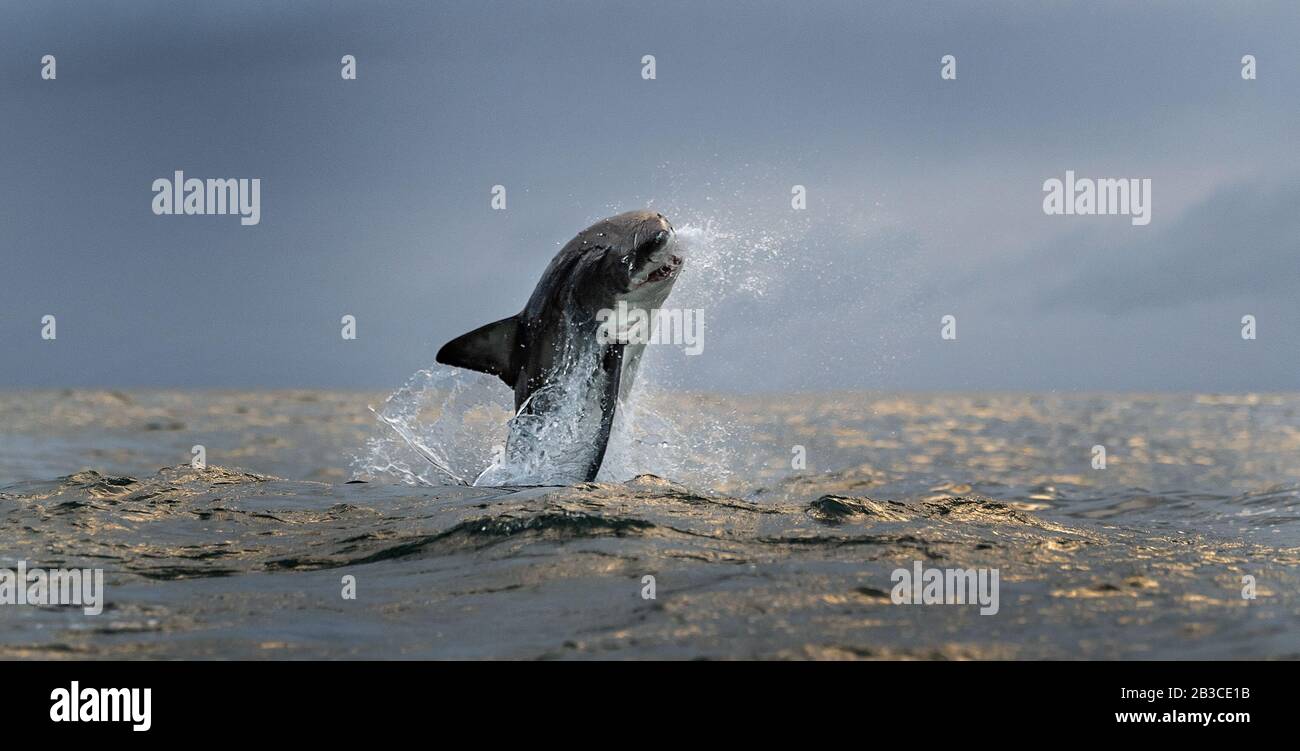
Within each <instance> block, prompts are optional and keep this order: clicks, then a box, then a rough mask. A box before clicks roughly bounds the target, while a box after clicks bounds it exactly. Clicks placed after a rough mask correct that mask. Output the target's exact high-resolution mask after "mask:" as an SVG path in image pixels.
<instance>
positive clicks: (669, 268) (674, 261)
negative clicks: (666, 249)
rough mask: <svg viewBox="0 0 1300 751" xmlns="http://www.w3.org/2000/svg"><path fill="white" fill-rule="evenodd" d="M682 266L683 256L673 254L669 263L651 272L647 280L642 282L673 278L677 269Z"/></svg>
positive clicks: (651, 282) (648, 282)
mask: <svg viewBox="0 0 1300 751" xmlns="http://www.w3.org/2000/svg"><path fill="white" fill-rule="evenodd" d="M681 267H682V259H681V256H672V257H671V258H670V259H669V260H668V263H666V264H664V265H663V266H660V267H659V268H657V269H655V270H654V271H652V272H650V275H649V276H647V277H646V278H645V281H644V282H641V284H653V283H654V282H662V281H664V280H665V279H671V278H672V277H673V275H675V274H676V273H677V271H678V270H679V269H681ZM638 286H639V285H638Z"/></svg>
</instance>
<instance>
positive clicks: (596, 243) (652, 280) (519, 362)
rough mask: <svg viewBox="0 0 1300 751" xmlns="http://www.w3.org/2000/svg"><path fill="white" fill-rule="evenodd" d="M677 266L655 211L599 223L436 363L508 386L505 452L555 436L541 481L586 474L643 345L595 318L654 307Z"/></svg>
mask: <svg viewBox="0 0 1300 751" xmlns="http://www.w3.org/2000/svg"><path fill="white" fill-rule="evenodd" d="M682 265H683V259H682V256H681V254H680V253H679V252H678V248H677V238H676V233H675V232H674V230H673V227H672V225H671V224H670V223H669V222H668V220H667V219H665V218H664V216H663V214H659V213H656V212H653V211H629V212H627V213H624V214H619V215H618V216H612V217H609V218H608V219H602V220H601V221H599V222H596V223H595V224H593V225H591V226H590V227H588V228H586V229H584V230H583V231H581V232H579V233H578V234H577V236H576V237H574V238H573V239H572V240H570V241H569V242H568V244H566V245H565V246H564V247H563V248H561V249H560V252H559V253H557V254H556V256H555V258H553V259H552V260H551V263H550V265H548V266H547V267H546V270H545V271H544V272H543V273H542V278H541V280H540V281H538V283H537V287H536V289H534V290H533V294H532V296H531V297H529V298H528V304H527V305H525V306H524V309H523V311H521V312H520V313H518V314H517V315H513V316H510V317H509V318H503V319H501V320H499V321H496V322H493V323H489V324H487V325H486V326H480V327H479V328H477V329H474V330H473V331H471V332H469V333H468V334H464V335H462V336H459V337H457V338H455V339H453V340H451V341H450V342H448V343H447V344H445V345H444V346H443V347H442V349H440V350H439V351H438V355H437V361H438V362H440V363H443V364H445V365H452V366H456V367H460V368H468V369H469V370H476V371H479V372H482V373H488V374H490V375H494V376H497V377H498V378H500V379H501V380H502V381H503V382H505V384H506V385H507V386H509V387H510V388H512V389H514V393H515V413H516V414H515V418H514V419H513V420H512V421H511V431H510V436H509V437H508V438H507V441H506V451H507V454H508V455H511V454H513V455H518V454H519V453H520V452H521V451H523V450H525V449H526V448H527V447H524V446H521V445H520V444H521V443H522V442H526V441H530V440H535V439H537V438H538V436H541V435H547V436H551V437H555V440H554V443H556V444H557V445H553V446H549V447H548V448H547V451H543V452H542V453H541V455H540V458H541V461H544V462H546V461H550V462H551V463H552V464H554V465H556V466H552V467H548V468H547V470H548V471H547V477H548V478H550V479H552V480H557V479H558V480H565V481H591V480H594V479H595V478H596V474H597V473H598V472H599V471H600V466H601V464H602V463H603V462H604V459H605V449H606V446H607V445H608V444H609V434H610V430H611V428H612V427H613V423H614V411H615V409H616V407H617V405H618V403H619V401H620V400H621V399H625V398H626V397H627V395H628V393H629V392H630V390H631V388H632V383H633V380H634V379H635V378H636V371H637V366H638V364H639V362H640V359H641V354H642V351H643V350H644V349H645V344H644V343H641V342H639V341H631V340H629V338H628V337H626V336H625V335H624V334H625V333H626V332H620V331H618V330H613V331H611V330H610V329H609V327H608V326H606V328H604V330H602V323H603V322H605V321H607V320H608V319H607V317H608V314H609V311H611V310H614V309H616V308H618V306H619V303H623V304H624V305H626V306H627V309H628V310H634V309H640V310H643V311H645V312H646V313H647V314H649V313H650V312H651V311H653V310H657V309H659V308H660V307H662V305H663V303H664V301H665V300H666V299H667V297H668V293H669V292H670V291H671V290H672V287H673V283H674V282H676V281H677V277H678V275H679V274H680V272H681V270H682ZM602 311H604V313H602ZM651 320H653V319H651ZM633 339H635V338H633ZM548 452H549V453H548ZM534 458H536V457H534Z"/></svg>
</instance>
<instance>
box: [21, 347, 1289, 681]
mask: <svg viewBox="0 0 1300 751" xmlns="http://www.w3.org/2000/svg"><path fill="white" fill-rule="evenodd" d="M478 378H479V376H476V375H473V374H466V375H459V374H453V373H444V372H439V371H437V370H431V371H428V372H427V373H423V374H417V375H416V376H415V377H414V378H413V379H412V382H411V383H408V384H407V387H406V388H404V389H402V390H399V391H398V392H396V393H394V394H392V395H384V394H365V393H350V392H326V391H298V392H266V391H230V392H212V391H195V392H184V391H129V392H115V391H41V392H6V393H3V394H0V528H2V529H3V539H4V545H3V547H0V568H3V567H13V566H15V565H16V563H17V562H18V561H20V560H21V561H26V562H27V564H28V565H29V566H31V567H36V566H41V567H88V568H102V569H104V571H105V579H106V588H107V601H108V605H107V607H106V608H105V610H104V612H103V614H101V615H98V616H87V615H85V614H83V613H82V612H81V610H80V609H77V608H72V607H66V606H47V607H37V606H17V605H0V656H3V657H11V658H12V657H42V658H62V657H128V658H134V657H139V658H144V657H196V658H204V657H214V658H258V657H268V658H292V657H380V658H425V657H468V658H578V659H581V658H622V657H662V658H674V659H675V658H696V657H715V658H730V657H742V658H747V657H753V658H922V659H948V658H1043V657H1066V658H1073V657H1113V658H1189V657H1206V658H1239V657H1296V656H1300V523H1298V522H1300V466H1298V465H1297V461H1296V457H1297V456H1300V395H1296V394H1241V395H1208V394H1207V395H1196V394H1159V395H1154V394H1065V393H1057V394H1012V393H1001V394H883V393H869V392H861V393H791V394H768V395H757V396H755V395H749V396H740V395H725V394H681V393H678V394H672V395H669V394H667V393H663V394H659V393H656V392H655V391H654V389H652V388H649V387H647V390H646V392H645V393H644V394H642V395H641V396H640V397H638V399H637V406H636V409H635V411H633V410H629V412H631V414H629V416H628V417H629V418H630V419H628V420H627V423H626V424H624V425H622V426H621V427H620V435H619V436H618V437H617V441H618V442H617V443H616V444H611V458H610V463H609V464H608V465H607V467H606V469H605V471H604V472H603V473H602V476H601V477H600V478H599V480H600V481H599V482H597V483H584V484H579V485H573V486H565V487H526V486H521V487H506V488H501V487H474V486H470V485H465V484H461V483H460V482H458V481H457V480H456V479H453V478H449V477H448V476H447V473H445V472H442V471H440V470H438V469H436V468H435V467H434V464H433V462H431V461H430V460H429V458H427V456H426V454H430V453H431V454H432V455H434V458H435V459H436V460H437V461H438V462H440V463H441V464H442V465H443V466H444V467H445V468H447V469H451V470H452V474H464V475H467V476H468V475H470V474H472V473H473V472H474V471H475V469H476V468H481V467H483V466H486V464H487V463H488V462H490V461H491V454H492V447H493V444H494V442H497V441H499V440H500V437H501V433H500V432H499V430H500V426H501V425H503V424H504V423H503V420H504V419H508V417H509V413H508V409H505V408H503V407H502V406H501V405H502V404H505V403H506V402H505V399H506V398H507V396H506V395H505V394H498V393H497V392H498V391H502V392H503V391H505V389H504V388H503V387H501V386H500V384H499V383H496V384H495V386H494V387H493V386H492V383H493V382H492V381H491V380H490V379H487V378H486V377H482V378H483V379H484V380H482V381H476V380H475V379H478ZM670 397H671V398H670ZM395 425H397V426H401V428H402V430H404V431H406V435H402V434H401V430H398V428H397V427H395ZM197 444H202V445H203V446H204V448H205V451H206V459H207V467H206V468H204V469H195V468H193V467H192V466H191V465H190V459H191V457H192V453H191V449H192V447H194V446H195V445H197ZM1097 445H1101V446H1104V447H1106V464H1105V467H1104V468H1098V467H1095V466H1094V458H1095V455H1094V449H1093V447H1094V446H1097ZM799 457H803V459H804V462H803V464H799V462H797V461H796V459H798V458H799ZM462 479H464V478H462ZM358 480H364V481H358ZM918 562H919V563H920V564H921V565H922V566H924V567H926V568H930V567H937V568H941V569H945V568H960V569H968V568H973V569H983V570H992V569H996V570H997V571H998V572H999V589H998V610H997V612H996V613H995V614H988V615H981V614H980V608H979V606H978V605H971V604H930V605H922V604H918V605H910V604H901V605H900V604H895V603H894V602H893V600H892V598H891V593H892V591H893V587H894V584H895V580H894V572H895V571H896V570H899V569H912V567H913V566H915V565H917V563H918ZM345 577H352V581H353V582H354V584H355V594H356V596H355V598H354V599H348V598H345V597H344V596H343V590H344V587H345V584H346V583H345ZM646 577H653V579H647V578H646ZM1247 578H1248V579H1247ZM651 581H653V587H654V593H653V594H654V596H653V598H649V597H648V596H647V595H648V594H649V591H648V589H647V588H648V586H649V582H651ZM1247 581H1251V582H1253V598H1251V597H1244V596H1243V590H1244V589H1245V588H1246V582H1247Z"/></svg>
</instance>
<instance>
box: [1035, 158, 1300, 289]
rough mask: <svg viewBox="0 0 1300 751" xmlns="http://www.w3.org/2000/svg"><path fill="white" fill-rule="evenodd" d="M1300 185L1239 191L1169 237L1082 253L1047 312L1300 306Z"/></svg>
mask: <svg viewBox="0 0 1300 751" xmlns="http://www.w3.org/2000/svg"><path fill="white" fill-rule="evenodd" d="M1298 207H1300V177H1293V178H1292V179H1290V180H1287V181H1286V182H1282V183H1274V184H1267V185H1265V184H1247V185H1234V186H1231V187H1226V188H1224V189H1222V190H1219V191H1216V192H1215V193H1214V194H1213V195H1211V196H1210V197H1208V198H1206V199H1205V200H1203V201H1201V202H1199V203H1197V204H1195V205H1194V206H1192V207H1190V208H1189V209H1187V211H1186V212H1185V214H1184V215H1183V216H1182V217H1181V218H1180V219H1179V220H1178V221H1177V222H1176V223H1174V224H1173V225H1172V226H1170V227H1169V228H1168V229H1166V230H1164V231H1161V232H1158V233H1157V234H1156V236H1155V237H1152V238H1149V239H1146V238H1144V239H1139V238H1140V236H1141V233H1140V232H1136V231H1134V232H1132V233H1127V234H1128V235H1129V239H1127V241H1124V242H1121V243H1119V244H1118V245H1117V246H1113V247H1097V246H1091V247H1087V246H1085V247H1080V248H1079V249H1078V252H1077V253H1076V254H1075V255H1074V258H1076V259H1086V262H1085V263H1081V264H1079V266H1080V268H1079V269H1078V270H1077V271H1076V273H1075V275H1074V277H1073V278H1072V279H1071V280H1070V281H1068V282H1067V283H1065V284H1064V285H1063V286H1062V287H1060V288H1059V289H1055V290H1052V291H1051V292H1050V293H1048V294H1046V295H1044V296H1043V298H1042V303H1043V305H1044V306H1045V307H1049V308H1053V307H1080V308H1089V309H1092V310H1095V311H1099V312H1103V313H1113V314H1129V313H1137V312H1140V311H1142V310H1144V309H1148V308H1167V307H1177V306H1187V305H1194V304H1203V303H1207V302H1215V301H1219V300H1225V299H1242V298H1255V299H1261V298H1262V299H1268V298H1281V299H1286V298H1290V299H1300V210H1297V208H1298Z"/></svg>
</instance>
